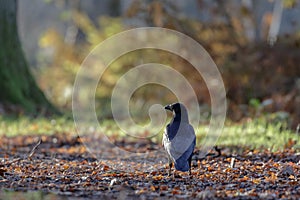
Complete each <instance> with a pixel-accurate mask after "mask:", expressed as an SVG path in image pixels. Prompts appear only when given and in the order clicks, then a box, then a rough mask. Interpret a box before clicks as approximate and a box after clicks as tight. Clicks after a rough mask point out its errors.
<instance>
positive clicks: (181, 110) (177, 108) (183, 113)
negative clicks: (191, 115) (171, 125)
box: [165, 103, 189, 121]
mask: <svg viewBox="0 0 300 200" xmlns="http://www.w3.org/2000/svg"><path fill="white" fill-rule="evenodd" d="M165 109H166V110H170V111H172V112H173V113H174V115H175V116H174V119H175V120H176V119H178V120H180V121H189V119H188V114H187V109H186V108H185V106H184V105H183V104H182V103H173V104H169V105H167V106H165Z"/></svg>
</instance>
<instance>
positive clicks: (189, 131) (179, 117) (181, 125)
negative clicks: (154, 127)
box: [162, 103, 196, 174]
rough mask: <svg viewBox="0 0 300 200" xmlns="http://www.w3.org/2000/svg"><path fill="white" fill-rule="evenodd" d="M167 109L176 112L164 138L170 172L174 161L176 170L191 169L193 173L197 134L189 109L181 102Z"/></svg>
mask: <svg viewBox="0 0 300 200" xmlns="http://www.w3.org/2000/svg"><path fill="white" fill-rule="evenodd" d="M165 109H167V110H170V111H172V112H173V114H174V116H173V119H172V121H171V122H170V123H169V124H168V125H167V127H166V131H165V133H164V135H163V140H162V143H163V146H164V148H165V150H166V152H167V154H168V159H169V168H170V169H169V173H170V172H171V168H172V165H173V163H174V164H175V169H176V170H179V171H184V172H185V171H189V172H190V174H191V159H192V155H193V151H194V148H195V145H196V136H195V131H194V128H193V127H192V126H191V125H190V124H189V120H188V113H187V110H186V108H185V106H184V105H183V104H181V103H174V104H171V105H168V106H166V107H165Z"/></svg>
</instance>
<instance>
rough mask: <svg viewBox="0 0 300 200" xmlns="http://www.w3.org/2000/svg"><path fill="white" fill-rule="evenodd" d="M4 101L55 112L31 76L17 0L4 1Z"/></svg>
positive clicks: (0, 93) (0, 3)
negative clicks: (19, 30) (22, 44)
mask: <svg viewBox="0 0 300 200" xmlns="http://www.w3.org/2000/svg"><path fill="white" fill-rule="evenodd" d="M0 44H1V45H0V102H4V103H9V104H14V105H19V106H21V107H23V108H24V110H25V111H27V112H34V111H37V109H40V108H46V109H47V110H52V111H54V110H55V109H54V107H53V106H52V105H51V104H50V103H49V101H48V100H47V99H46V97H45V95H44V94H43V92H42V91H41V90H40V89H39V87H38V86H37V84H36V82H35V80H34V78H33V76H32V75H31V73H30V70H29V68H28V64H27V62H26V60H25V56H24V54H23V51H22V48H21V43H20V40H19V36H18V30H17V0H0Z"/></svg>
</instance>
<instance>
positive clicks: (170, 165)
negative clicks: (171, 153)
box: [168, 162, 173, 176]
mask: <svg viewBox="0 0 300 200" xmlns="http://www.w3.org/2000/svg"><path fill="white" fill-rule="evenodd" d="M172 166H173V163H172V162H169V173H168V176H171V172H172Z"/></svg>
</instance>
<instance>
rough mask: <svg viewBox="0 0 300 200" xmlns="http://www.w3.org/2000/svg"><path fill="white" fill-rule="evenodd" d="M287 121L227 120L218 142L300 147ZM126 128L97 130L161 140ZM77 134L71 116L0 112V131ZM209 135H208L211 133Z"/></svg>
mask: <svg viewBox="0 0 300 200" xmlns="http://www.w3.org/2000/svg"><path fill="white" fill-rule="evenodd" d="M286 127H287V126H286V123H283V122H274V123H271V122H269V121H268V120H266V118H259V119H255V120H249V121H247V122H245V123H239V124H237V123H232V122H227V123H226V125H225V126H224V128H223V133H222V134H221V135H220V136H219V138H218V140H217V143H216V145H220V146H246V147H252V148H260V147H265V148H269V149H273V150H276V149H283V148H284V146H285V145H286V144H287V143H288V141H289V140H293V141H297V142H298V143H297V144H296V145H295V148H299V147H300V145H299V142H300V140H299V139H300V137H299V133H298V134H297V133H296V132H295V131H292V130H290V129H287V128H286ZM207 129H208V126H207V125H201V126H199V127H198V129H197V141H198V142H197V143H198V146H200V145H201V142H203V139H204V138H205V136H206V133H207ZM127 131H128V132H129V133H130V136H128V135H126V134H125V133H124V132H122V131H121V130H120V129H119V128H118V126H117V125H116V124H115V123H114V122H113V121H112V120H107V121H103V122H101V126H100V128H99V130H95V132H98V133H104V134H106V135H107V136H113V137H114V138H115V139H116V138H123V137H126V138H127V139H132V138H133V137H132V136H138V137H149V138H150V139H151V140H152V141H153V142H157V143H160V141H161V138H162V132H161V133H159V134H157V135H156V136H153V137H151V135H152V134H153V131H151V130H141V129H140V128H139V127H129V128H128V129H127ZM66 133H68V134H76V129H75V125H74V121H73V120H72V119H71V118H67V117H59V118H49V119H48V118H36V119H32V118H28V117H19V118H8V117H3V116H0V135H6V136H16V135H39V134H42V135H51V134H66ZM208 137H209V136H208Z"/></svg>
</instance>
